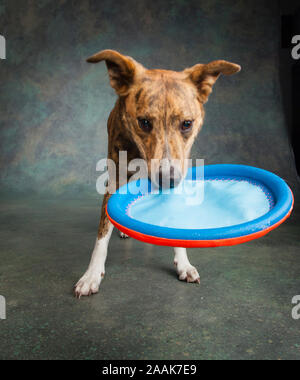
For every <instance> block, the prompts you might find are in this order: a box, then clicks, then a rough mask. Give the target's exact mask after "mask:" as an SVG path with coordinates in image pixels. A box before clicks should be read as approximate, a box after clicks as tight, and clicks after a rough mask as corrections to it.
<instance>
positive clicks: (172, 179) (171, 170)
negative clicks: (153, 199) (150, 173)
mask: <svg viewBox="0 0 300 380" xmlns="http://www.w3.org/2000/svg"><path fill="white" fill-rule="evenodd" d="M157 182H158V185H159V188H160V189H169V188H171V189H173V188H174V187H176V186H177V185H179V183H180V182H181V173H180V171H179V170H178V169H176V168H175V167H174V166H173V165H170V166H169V167H168V168H163V167H160V168H159V172H158V181H157Z"/></svg>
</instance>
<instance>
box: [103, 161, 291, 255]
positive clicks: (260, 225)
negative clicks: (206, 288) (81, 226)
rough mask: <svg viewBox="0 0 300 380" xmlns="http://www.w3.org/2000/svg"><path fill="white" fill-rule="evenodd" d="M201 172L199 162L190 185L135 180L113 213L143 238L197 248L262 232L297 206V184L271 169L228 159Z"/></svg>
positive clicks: (112, 203) (116, 197) (115, 199)
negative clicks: (162, 186)
mask: <svg viewBox="0 0 300 380" xmlns="http://www.w3.org/2000/svg"><path fill="white" fill-rule="evenodd" d="M202 169H203V168H202ZM198 173H199V168H196V167H193V168H190V169H189V170H188V173H187V176H186V179H185V180H184V181H183V182H182V184H181V186H182V188H184V191H179V190H178V189H177V188H174V189H169V190H168V192H167V193H165V192H158V191H154V192H153V189H152V186H151V182H150V180H149V179H140V180H138V181H137V182H129V183H127V184H126V185H124V186H122V187H121V188H120V189H118V190H117V191H116V193H114V194H113V195H112V196H111V197H110V199H109V201H108V204H107V207H106V212H107V216H108V218H109V220H110V221H111V222H112V224H113V225H114V226H115V227H117V228H118V229H119V230H120V231H122V232H124V233H125V234H127V235H128V236H131V237H133V238H135V239H137V240H140V241H143V242H146V243H150V244H156V245H162V246H170V247H183V248H196V247H219V246H230V245H235V244H241V243H245V242H247V241H250V240H254V239H257V238H260V237H262V236H264V235H266V234H267V233H269V232H270V231H272V230H273V229H275V228H277V227H278V226H279V225H280V224H281V223H283V222H284V221H285V220H286V219H287V218H288V217H289V216H290V214H291V212H292V209H293V204H294V198H293V193H292V191H291V189H290V188H289V186H288V185H287V184H286V182H285V181H284V180H283V179H281V178H280V177H278V176H277V175H275V174H273V173H271V172H269V171H266V170H263V169H258V168H255V167H251V166H245V165H226V164H224V165H207V166H204V176H202V178H199V177H198V178H197V175H198ZM136 189H138V191H137V190H136Z"/></svg>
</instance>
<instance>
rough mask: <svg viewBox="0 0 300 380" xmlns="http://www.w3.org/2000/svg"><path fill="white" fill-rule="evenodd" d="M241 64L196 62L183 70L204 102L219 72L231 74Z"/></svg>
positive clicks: (236, 70) (237, 70) (235, 71)
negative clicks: (196, 63)
mask: <svg viewBox="0 0 300 380" xmlns="http://www.w3.org/2000/svg"><path fill="white" fill-rule="evenodd" d="M240 70H241V66H239V65H237V64H235V63H231V62H227V61H222V60H219V61H213V62H210V63H207V64H198V65H195V66H193V67H190V68H188V69H185V70H184V73H186V74H187V75H188V77H189V78H190V79H191V80H192V82H193V83H194V84H195V85H196V87H197V88H198V90H199V93H200V98H201V100H202V102H203V103H206V102H207V100H208V97H209V95H210V93H211V92H212V87H213V85H214V84H215V82H216V81H217V79H218V78H219V76H220V75H221V74H224V75H232V74H235V73H238V72H239V71H240Z"/></svg>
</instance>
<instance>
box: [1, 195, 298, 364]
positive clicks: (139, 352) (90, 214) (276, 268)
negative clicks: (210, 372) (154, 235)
mask: <svg viewBox="0 0 300 380" xmlns="http://www.w3.org/2000/svg"><path fill="white" fill-rule="evenodd" d="M0 210H1V216H0V223H1V232H0V260H1V265H0V294H2V295H4V296H5V297H6V301H7V319H6V320H1V321H0V342H1V345H0V359H29V358H32V359H63V358H65V359H300V320H298V321H295V320H293V319H292V317H291V310H292V304H291V300H292V297H293V296H294V295H297V294H300V242H299V235H300V213H299V210H300V207H297V208H296V210H295V212H294V214H293V216H292V217H291V218H290V219H289V220H288V221H287V222H286V223H285V224H284V225H283V226H281V227H280V228H279V229H278V230H276V231H274V232H272V233H271V234H270V235H268V236H267V237H265V238H262V239H260V240H257V241H254V242H251V243H248V244H245V245H240V246H235V247H228V248H218V249H202V250H201V249H194V250H189V256H190V260H191V262H192V263H193V264H194V265H195V266H196V267H197V268H198V270H199V272H200V275H201V281H202V282H201V285H196V284H186V283H182V282H180V281H178V280H177V278H176V274H175V271H174V268H173V264H172V262H173V253H172V250H171V249H170V248H161V247H154V246H150V245H145V244H143V243H140V242H137V241H133V240H132V239H129V240H126V241H123V240H120V239H119V238H118V235H117V233H116V232H114V235H113V239H112V241H111V245H110V249H109V256H108V260H107V271H106V277H105V279H104V281H103V283H102V286H101V291H100V293H99V294H97V295H95V296H93V297H90V298H83V299H81V300H77V299H75V298H73V296H72V285H73V284H74V282H75V281H77V280H78V278H79V277H80V276H81V275H82V273H83V271H84V270H85V269H86V267H87V265H88V261H89V256H90V252H91V249H92V247H93V243H94V238H95V231H96V228H97V223H98V213H99V206H98V205H97V202H95V201H57V202H56V201H29V200H28V201H17V202H15V201H12V200H10V201H6V202H2V204H1V208H0Z"/></svg>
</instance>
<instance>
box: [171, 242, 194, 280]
mask: <svg viewBox="0 0 300 380" xmlns="http://www.w3.org/2000/svg"><path fill="white" fill-rule="evenodd" d="M174 251H175V258H174V264H175V266H176V269H177V273H178V276H179V280H181V281H186V282H196V283H198V284H200V276H199V273H198V271H197V269H196V268H195V267H193V266H192V265H191V263H190V262H189V259H188V257H187V253H186V248H174Z"/></svg>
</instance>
